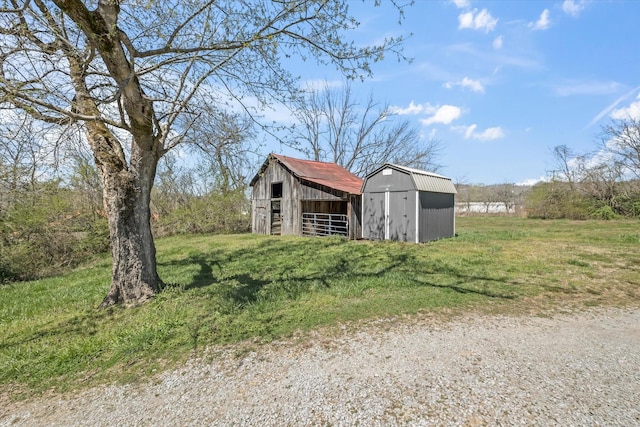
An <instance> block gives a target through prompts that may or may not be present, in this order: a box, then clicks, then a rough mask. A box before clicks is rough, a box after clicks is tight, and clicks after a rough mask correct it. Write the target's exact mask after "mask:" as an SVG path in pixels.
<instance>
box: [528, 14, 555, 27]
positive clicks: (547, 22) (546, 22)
mask: <svg viewBox="0 0 640 427" xmlns="http://www.w3.org/2000/svg"><path fill="white" fill-rule="evenodd" d="M550 26H551V19H549V9H545V10H543V11H542V13H541V14H540V18H539V19H538V20H537V21H536V22H530V23H529V27H530V28H533V29H534V30H546V29H548V28H549V27H550Z"/></svg>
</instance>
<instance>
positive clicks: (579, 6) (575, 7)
mask: <svg viewBox="0 0 640 427" xmlns="http://www.w3.org/2000/svg"><path fill="white" fill-rule="evenodd" d="M584 6H585V4H584V1H583V0H578V2H576V1H574V0H564V1H563V2H562V11H563V12H564V13H566V14H567V15H571V16H573V17H574V18H576V17H577V16H578V15H580V12H582V11H583V10H584Z"/></svg>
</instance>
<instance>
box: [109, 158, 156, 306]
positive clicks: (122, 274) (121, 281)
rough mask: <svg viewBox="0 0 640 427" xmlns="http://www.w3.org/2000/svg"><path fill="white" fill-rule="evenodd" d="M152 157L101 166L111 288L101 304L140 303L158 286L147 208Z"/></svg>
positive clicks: (154, 291)
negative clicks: (110, 167) (124, 166)
mask: <svg viewBox="0 0 640 427" xmlns="http://www.w3.org/2000/svg"><path fill="white" fill-rule="evenodd" d="M154 157H155V156H153V153H150V152H149V153H147V155H146V156H144V157H142V158H141V159H139V161H138V162H137V163H138V167H137V168H127V169H122V170H120V171H116V172H112V171H109V170H108V169H107V168H101V169H102V185H103V188H104V190H103V193H104V206H105V210H106V212H107V217H108V218H109V234H110V237H111V253H112V255H113V269H112V273H111V288H110V289H109V292H108V294H107V296H106V297H105V298H104V300H103V301H102V303H101V304H100V306H101V307H107V306H110V305H114V304H124V305H137V304H141V303H143V302H145V301H147V300H149V299H150V298H152V297H153V296H154V295H155V294H156V292H158V291H159V290H160V287H161V284H162V281H161V280H160V277H159V276H158V273H157V269H156V250H155V244H154V241H153V235H152V233H151V222H150V219H151V211H150V208H149V201H150V197H151V187H152V185H153V180H154V178H155V172H156V165H157V160H155V158H154Z"/></svg>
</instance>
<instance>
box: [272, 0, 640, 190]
mask: <svg viewBox="0 0 640 427" xmlns="http://www.w3.org/2000/svg"><path fill="white" fill-rule="evenodd" d="M370 3H373V2H372V1H366V2H365V3H364V4H363V3H361V2H359V1H355V0H353V2H352V4H351V7H352V10H353V13H354V15H355V16H356V18H357V19H358V20H359V21H360V22H361V25H360V27H359V28H358V30H357V31H356V32H355V33H352V36H353V37H354V38H355V40H356V41H357V42H358V43H367V42H369V43H370V42H375V41H376V40H379V39H381V38H382V37H384V36H388V35H400V34H405V35H407V34H409V33H412V34H413V35H412V36H411V37H410V38H409V39H408V40H407V42H406V43H405V45H404V53H405V55H406V56H407V57H410V58H413V62H411V63H406V62H400V63H398V62H397V61H396V60H395V59H394V58H391V57H390V58H388V59H387V60H385V61H383V62H382V63H378V64H375V66H374V68H373V71H374V76H373V78H372V79H370V80H367V81H366V82H364V83H357V84H354V86H353V87H352V89H354V91H357V93H358V94H359V96H361V97H362V98H366V97H367V96H368V94H369V93H373V95H374V98H375V100H376V101H378V102H380V103H382V104H384V103H387V104H389V105H391V106H393V108H395V109H396V111H397V112H398V113H400V114H402V118H404V119H407V120H409V121H410V122H411V123H412V124H414V125H415V126H416V127H418V128H419V129H420V131H421V133H422V135H423V137H424V138H429V137H434V138H437V139H438V140H440V141H441V144H442V153H441V156H440V159H439V160H440V163H442V164H443V166H444V167H443V168H442V169H441V170H440V173H442V174H444V175H446V176H449V177H451V178H453V179H454V180H455V181H456V182H466V183H484V184H494V183H507V182H509V183H532V182H535V181H536V180H539V179H541V178H542V177H544V176H546V175H547V171H548V170H549V168H550V163H551V158H550V151H551V149H552V148H553V147H554V146H556V145H560V144H565V145H568V146H569V147H571V148H573V149H574V150H576V151H578V152H581V153H584V152H590V151H594V150H596V149H597V143H598V141H599V135H600V131H601V126H602V125H604V124H606V123H608V122H609V120H610V119H611V117H612V115H613V117H617V116H621V115H623V114H626V113H628V112H637V111H638V110H640V98H638V94H639V92H640V57H639V56H640V49H639V48H638V40H640V25H638V22H639V21H638V20H639V19H640V1H638V2H636V1H580V0H573V1H571V0H565V1H562V0H561V1H533V0H531V1H474V0H467V1H465V0H456V1H448V0H433V1H427V0H416V2H415V4H414V5H413V6H411V7H409V8H407V11H406V18H405V20H404V21H403V22H402V24H401V25H398V19H397V17H398V16H397V13H396V12H394V11H393V10H392V8H391V7H389V5H388V4H387V5H386V6H385V5H383V6H382V7H371V4H370ZM294 71H295V70H294ZM299 73H300V74H301V76H302V78H303V79H304V80H322V79H325V80H327V81H330V82H331V81H338V82H339V81H340V76H339V75H338V74H337V73H335V72H334V71H333V70H332V69H329V68H327V69H322V68H318V67H317V66H309V67H308V68H301V69H300V71H299ZM276 151H281V152H282V151H284V154H289V155H296V153H295V152H292V151H288V150H286V149H281V150H278V149H276Z"/></svg>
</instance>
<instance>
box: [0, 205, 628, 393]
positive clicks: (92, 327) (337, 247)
mask: <svg viewBox="0 0 640 427" xmlns="http://www.w3.org/2000/svg"><path fill="white" fill-rule="evenodd" d="M457 226H458V230H457V231H458V236H457V237H455V238H452V239H445V240H441V241H437V242H432V243H428V244H422V245H415V244H403V243H397V242H368V241H358V242H353V241H346V240H342V239H337V238H324V239H313V238H297V237H270V236H257V235H226V236H201V235H199V236H186V237H185V236H180V237H172V238H166V239H160V240H158V241H157V248H158V263H159V272H160V276H161V277H162V278H163V280H164V281H165V282H166V283H168V285H167V287H166V289H165V290H164V292H162V293H161V294H159V295H158V296H157V297H156V298H155V299H154V300H152V301H151V302H149V303H147V304H145V305H143V306H140V307H134V308H129V309H122V308H118V307H116V308H110V309H107V310H98V309H97V306H98V305H99V303H100V301H101V300H102V298H103V297H104V295H105V294H106V292H107V289H108V283H109V278H110V259H109V258H108V257H106V256H105V257H103V258H99V259H97V260H95V261H94V262H93V263H91V264H90V265H86V266H84V267H82V268H79V269H76V270H74V271H73V272H72V273H70V274H68V275H66V276H63V277H56V278H50V279H46V280H39V281H34V282H26V283H17V284H12V285H4V286H0V395H2V394H9V395H11V396H14V397H17V396H25V395H29V394H32V393H34V392H41V391H44V390H47V389H54V390H57V391H65V390H70V389H76V388H79V387H84V386H86V385H92V384H96V383H103V382H111V381H135V380H137V379H140V378H143V377H145V376H148V375H149V374H151V373H153V372H159V371H161V370H162V369H165V368H167V367H171V366H175V365H176V364H178V363H181V362H183V361H184V360H186V359H187V358H188V357H189V356H191V355H193V354H197V353H198V352H200V351H201V350H202V349H203V348H205V347H206V346H211V345H216V344H227V343H236V342H239V341H243V340H258V341H269V340H272V339H275V338H279V337H287V336H291V335H293V334H298V333H302V334H303V335H304V332H305V331H309V330H311V329H314V328H319V327H326V328H329V329H330V328H331V326H332V325H336V324H338V323H340V324H345V323H350V324H354V325H357V322H358V321H366V320H370V319H375V318H379V317H396V316H397V317H404V316H411V315H414V314H416V313H427V314H429V315H449V314H450V313H454V314H456V313H469V312H472V313H476V312H477V313H486V312H497V313H516V314H517V313H532V314H536V313H542V312H545V311H546V310H549V309H554V308H558V307H591V306H594V305H596V306H597V305H607V306H608V305H615V306H619V305H634V306H637V305H638V302H640V293H639V287H640V232H639V230H640V223H638V221H603V222H598V221H587V222H573V221H538V220H527V219H522V218H509V217H469V218H458V220H457Z"/></svg>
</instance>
